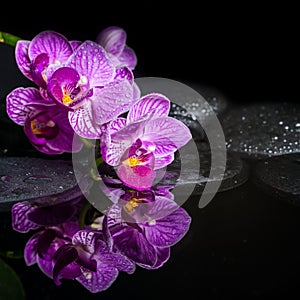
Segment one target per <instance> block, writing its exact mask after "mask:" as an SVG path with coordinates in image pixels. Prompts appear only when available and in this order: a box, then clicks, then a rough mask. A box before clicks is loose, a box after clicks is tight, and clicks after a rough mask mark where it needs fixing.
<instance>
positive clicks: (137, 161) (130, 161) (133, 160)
mask: <svg viewBox="0 0 300 300" xmlns="http://www.w3.org/2000/svg"><path fill="white" fill-rule="evenodd" d="M141 162H142V160H140V159H138V158H137V157H129V158H128V165H129V166H130V167H135V166H136V165H138V164H140V163H141Z"/></svg>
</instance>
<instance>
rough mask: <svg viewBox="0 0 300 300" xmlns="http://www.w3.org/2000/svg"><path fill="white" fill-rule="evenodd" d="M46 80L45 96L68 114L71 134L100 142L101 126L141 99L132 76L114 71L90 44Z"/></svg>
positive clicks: (102, 52)
mask: <svg viewBox="0 0 300 300" xmlns="http://www.w3.org/2000/svg"><path fill="white" fill-rule="evenodd" d="M46 77H47V78H46V81H47V92H48V95H49V96H50V97H51V98H52V99H53V101H55V102H56V103H57V104H58V105H60V106H63V107H64V108H67V109H68V110H69V121H70V124H71V126H72V128H73V130H74V131H75V132H76V133H77V134H78V135H80V136H82V137H84V138H89V139H95V138H99V136H100V135H101V126H102V125H103V124H105V123H107V122H109V121H111V120H113V119H115V118H116V117H117V116H118V115H120V114H122V113H124V112H126V111H128V109H129V108H130V107H131V106H132V105H133V103H134V102H135V101H136V100H137V99H138V97H139V95H140V91H139V89H138V87H137V85H136V84H135V82H134V81H133V74H132V72H131V71H130V70H129V69H128V68H126V67H123V68H118V69H116V68H115V67H114V65H113V64H112V62H111V61H110V59H109V58H108V56H107V53H106V52H105V50H104V49H103V48H102V47H101V46H100V45H99V44H97V43H95V42H92V41H85V42H83V43H82V44H81V45H79V46H78V47H77V48H76V49H75V51H74V52H73V54H72V55H71V56H70V57H69V58H68V60H67V61H66V63H65V64H64V66H63V67H61V68H58V69H55V70H54V71H53V72H51V71H49V72H48V74H47V76H46Z"/></svg>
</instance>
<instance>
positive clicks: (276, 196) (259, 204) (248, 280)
mask: <svg viewBox="0 0 300 300" xmlns="http://www.w3.org/2000/svg"><path fill="white" fill-rule="evenodd" d="M213 12H214V11H213ZM213 12H212V11H210V13H209V14H208V16H209V20H207V21H209V22H207V24H212V23H211V22H214V20H216V18H218V17H221V15H224V16H225V14H223V12H222V14H220V15H218V16H217V17H212V16H214V14H213ZM266 15H267V14H263V13H262V18H261V19H262V20H263V21H262V22H261V23H264V21H265V17H266ZM268 15H269V14H268ZM197 17H199V16H197ZM197 19H199V18H197ZM242 19H243V18H242V15H241V17H240V18H239V20H238V21H239V22H237V23H235V24H234V25H232V26H229V25H227V27H226V26H225V24H227V20H228V17H227V18H226V22H223V24H222V26H221V27H219V26H218V30H221V32H219V31H218V30H215V33H216V32H219V35H214V34H211V33H212V32H209V33H204V36H200V37H199V39H202V40H204V45H206V46H207V47H204V49H203V52H201V55H202V57H205V59H200V60H198V59H196V58H195V56H192V55H191V56H192V57H190V56H189V55H190V52H189V51H188V50H186V52H185V57H188V58H189V62H194V63H195V64H196V65H197V67H198V72H197V71H195V70H194V69H193V70H192V68H191V67H190V66H191V64H188V63H187V62H186V61H185V60H184V59H181V60H179V63H178V64H177V65H175V64H174V59H173V58H172V57H170V49H169V48H168V47H167V46H166V45H173V46H174V41H175V40H176V41H177V39H178V32H180V31H176V30H173V29H174V27H172V26H171V25H169V26H166V27H164V29H163V30H161V31H160V33H157V34H159V35H158V40H159V42H158V43H161V45H164V46H165V47H163V46H162V47H157V44H155V43H154V44H151V45H149V43H148V42H147V43H146V40H145V41H144V44H143V42H142V40H141V38H139V34H137V36H135V38H136V39H135V40H134V38H133V36H132V34H133V33H134V32H135V28H136V27H135V26H132V27H130V26H129V27H130V29H131V30H129V33H128V36H129V38H132V44H131V45H132V46H133V47H134V48H135V49H137V54H138V55H139V57H140V66H141V67H140V68H139V69H138V70H137V71H138V72H139V73H140V75H143V76H152V75H154V76H163V77H171V78H180V77H181V76H182V77H183V78H182V79H183V81H185V82H187V83H188V82H189V80H190V79H191V78H192V82H193V84H195V80H196V82H197V81H198V80H199V82H202V81H203V80H204V81H205V80H208V81H210V83H216V85H217V86H219V87H221V89H224V90H226V92H227V95H228V96H229V97H227V98H228V99H227V100H229V102H230V101H231V100H232V101H233V102H234V107H235V108H236V109H237V116H238V117H240V118H241V117H242V116H243V115H241V114H240V113H239V112H240V106H239V104H245V103H246V104H252V102H255V103H260V102H262V100H266V101H267V102H268V103H270V102H273V101H274V103H275V104H276V105H277V103H279V105H280V103H281V101H282V99H284V100H288V101H290V103H291V106H290V107H293V106H294V103H296V102H297V99H296V98H295V97H294V96H295V94H296V93H294V91H295V87H296V86H297V85H296V84H295V83H296V80H295V77H294V76H292V75H291V72H290V68H289V66H291V65H292V66H295V61H294V57H295V56H293V55H292V54H293V50H294V51H295V49H296V48H295V47H293V46H294V41H295V39H294V38H292V39H291V38H289V37H291V36H293V35H292V31H291V30H290V28H294V27H293V26H292V27H289V26H287V27H285V28H286V29H287V30H276V28H277V29H282V26H283V24H282V22H279V23H277V25H276V24H275V27H274V30H271V32H270V31H269V30H261V28H260V27H259V26H257V30H254V33H252V31H251V28H250V27H251V26H252V24H253V22H252V21H251V22H249V23H248V22H245V23H247V26H244V27H243V28H244V29H245V30H244V32H243V34H242V35H241V34H238V33H237V32H236V31H235V30H232V29H234V28H236V24H240V22H241V21H242ZM105 20H106V21H107V19H105ZM251 20H253V16H252V17H251ZM291 20H292V19H291ZM224 21H225V20H224ZM111 22H112V21H111V20H109V22H107V23H111ZM122 22H123V24H126V21H124V19H122V18H121V23H122ZM291 22H292V21H291ZM94 23H95V22H94ZM104 23H105V22H104ZM180 23H181V22H180ZM10 24H12V23H10ZM10 24H9V23H7V24H6V27H4V29H5V30H10V29H11V28H14V29H16V32H15V33H16V34H22V33H24V35H26V37H28V38H29V37H32V36H34V35H35V34H36V33H38V32H39V31H40V30H39V29H38V30H36V29H35V28H36V27H35V26H33V25H32V27H30V25H28V24H27V28H25V29H23V31H22V30H21V29H19V27H18V28H16V25H14V26H15V27H13V26H12V25H10ZM35 24H36V23H35ZM50 24H51V27H52V28H53V29H57V30H59V31H62V32H63V30H62V28H66V27H64V26H66V25H64V26H61V27H60V26H59V25H58V24H54V23H50ZM172 24H174V23H172ZM268 24H271V23H268ZM272 24H273V23H272ZM73 25H74V24H73ZM105 25H111V24H105ZM121 25H122V24H121ZM197 25H198V24H197ZM24 26H25V25H24ZM45 26H46V25H45ZM76 26H79V24H76ZM76 26H75V27H74V28H75V29H71V28H70V27H68V28H69V33H70V37H71V38H77V37H78V38H85V37H87V36H88V38H91V39H93V38H94V36H95V35H96V34H97V32H98V29H96V26H95V27H93V29H91V30H90V31H89V30H87V29H86V31H87V32H89V34H88V35H86V32H83V31H80V30H79V27H76ZM80 26H82V24H81V25H80ZM157 26H158V25H157ZM159 26H160V25H159ZM223 26H225V27H223ZM33 28H34V29H33ZM72 28H73V27H72ZM76 28H77V29H78V30H77V31H76ZM80 28H81V27H80ZM155 28H156V27H155ZM99 29H100V28H99ZM228 29H231V30H228ZM26 30H27V31H26ZM34 30H36V31H34ZM141 31H142V30H141ZM204 31H205V30H203V31H202V33H203V32H204ZM157 32H159V30H157ZM170 32H171V33H170ZM195 32H197V34H195ZM267 32H268V33H270V35H268V36H269V42H268V39H266V33H267ZM191 33H194V34H191ZM221 33H222V34H221ZM225 33H227V34H225ZM258 33H260V35H258V36H257V34H258ZM287 33H290V35H289V34H287ZM143 34H144V35H145V36H147V41H148V40H149V37H151V36H152V35H153V28H152V27H151V26H150V25H149V27H147V28H146V30H145V32H144V33H143ZM168 34H169V35H168ZM183 34H184V33H183ZM194 36H199V34H198V31H196V30H195V31H191V32H190V33H189V34H188V37H189V38H191V37H194ZM174 37H176V39H175V38H174ZM249 37H250V38H249ZM218 38H220V39H218ZM187 40H189V39H187ZM177 44H178V43H177V42H176V45H177ZM223 45H227V47H225V46H224V47H223ZM0 46H1V48H0V50H1V55H0V64H1V73H0V74H1V75H0V78H1V81H0V85H1V89H0V93H1V94H0V95H1V98H3V97H4V96H5V95H6V94H7V93H8V92H9V91H10V90H11V89H12V88H14V87H17V86H27V85H29V82H27V81H26V80H25V79H24V78H23V77H22V76H21V75H20V74H19V72H18V70H16V68H15V64H14V60H13V57H12V53H13V51H12V49H11V48H9V47H6V46H3V45H0ZM2 46H3V47H2ZM145 46H149V48H148V50H147V52H145V49H146V48H145ZM208 46H210V47H208ZM187 48H188V49H190V47H187ZM222 49H223V50H224V51H221V50H222ZM283 49H285V50H284V51H283ZM288 49H289V50H288ZM290 49H293V50H290ZM295 52H296V51H295ZM149 53H151V55H152V56H153V57H155V54H156V57H160V59H158V60H157V61H155V59H153V60H150V59H149V56H150V54H149ZM193 53H194V52H193ZM2 54H3V55H2ZM187 54H189V55H187ZM194 54H195V53H194ZM201 55H200V56H201ZM3 57H7V60H6V59H5V60H4V59H3ZM183 57H184V55H183ZM207 57H210V58H211V59H207ZM186 59H187V58H186ZM154 62H156V63H154ZM241 62H242V63H241ZM158 67H159V69H160V70H162V71H161V72H157V70H158ZM201 67H202V68H201ZM229 70H231V73H230V74H229V72H230V71H229ZM189 71H190V73H189ZM183 74H185V75H186V76H184V75H183ZM173 75H174V76H173ZM266 78H267V79H266ZM231 96H232V97H231ZM208 97H209V96H208ZM230 104H232V103H231V102H230ZM0 105H1V104H0ZM221 107H222V113H223V108H224V106H221ZM252 107H253V106H252ZM231 108H232V107H231V106H227V105H226V109H227V111H228V109H229V116H232V115H231V114H230V110H231ZM289 111H293V109H291V110H289ZM248 113H250V111H249V110H248V111H247V114H248ZM0 115H1V119H0V136H1V140H0V153H1V154H2V155H5V156H17V155H20V154H22V155H24V154H25V153H26V154H28V155H30V156H33V157H40V154H39V153H37V152H36V151H35V150H34V149H32V147H31V145H30V144H29V142H28V140H27V139H26V137H25V136H24V134H23V131H22V129H21V128H20V127H19V126H17V125H15V124H12V122H10V121H9V120H7V119H6V118H2V117H3V116H5V113H4V110H3V104H2V110H0ZM251 116H253V114H251ZM238 117H236V118H233V117H228V123H227V124H228V127H230V126H231V128H235V129H237V127H235V126H243V124H245V123H238V125H236V124H237V122H238ZM246 117H247V115H246ZM296 117H297V118H299V115H297V116H296ZM259 118H260V117H259V116H258V118H257V119H256V120H260V121H262V122H263V121H269V120H272V121H274V122H275V121H276V122H277V121H278V122H277V123H276V124H278V125H280V124H279V121H281V120H279V119H276V120H275V119H272V118H271V119H267V120H264V119H259ZM284 118H285V121H286V122H289V121H291V120H292V122H293V123H291V124H292V125H293V126H294V127H295V128H294V129H295V130H297V128H298V126H297V124H298V120H299V119H297V120H296V123H295V122H294V121H295V116H294V115H291V116H289V115H286V114H285V115H284ZM245 120H246V119H245ZM225 121H226V120H225ZM248 125H249V124H248V123H247V126H248ZM264 125H265V123H261V124H260V123H259V124H258V123H257V122H256V123H255V124H254V126H255V128H256V129H257V131H255V132H254V131H253V132H248V131H247V132H246V137H247V139H246V140H245V141H246V143H245V144H246V146H247V147H244V146H243V145H244V143H243V142H244V139H243V137H244V135H243V134H242V133H240V132H237V131H236V132H234V131H230V138H233V139H234V138H236V140H235V141H233V142H234V144H233V145H234V147H231V148H229V150H230V152H231V151H232V152H233V155H236V152H238V153H239V154H240V152H242V151H244V149H249V145H252V144H251V143H250V142H251V138H253V139H255V141H259V139H260V138H261V139H262V144H260V145H259V147H260V148H259V150H260V153H261V152H263V153H265V151H268V150H270V149H268V150H267V149H265V148H264V147H263V146H264V145H265V146H266V147H270V146H272V147H273V146H274V145H275V146H277V147H278V148H281V149H282V147H283V146H284V144H283V143H290V142H291V143H293V144H292V145H289V146H292V147H293V150H294V151H293V152H298V149H299V148H298V147H297V148H295V146H297V144H295V142H297V140H295V139H294V138H297V137H298V136H299V133H298V135H297V136H295V135H293V134H291V133H290V131H289V132H288V134H289V135H288V137H291V138H292V140H290V141H288V142H284V141H283V140H284V137H283V136H282V135H281V136H278V135H274V134H273V133H276V134H277V132H276V128H275V129H274V126H272V127H269V128H268V127H267V125H265V126H264ZM241 128H242V129H244V127H241ZM238 129H239V128H238ZM260 129H267V131H268V130H269V131H270V138H272V137H273V140H272V139H271V140H266V139H264V136H265V135H261V136H260V134H262V133H263V134H265V132H266V131H261V130H260ZM277 129H278V128H277ZM289 129H290V127H289ZM287 130H288V129H287ZM295 132H297V131H294V133H295ZM279 133H280V134H283V133H284V131H280V132H279ZM275 136H277V137H278V138H279V139H276V138H275V139H274V137H275ZM199 137H200V138H203V135H199ZM279 142H280V144H276V143H279ZM253 145H254V144H253ZM254 146H255V145H254ZM285 149H287V148H285ZM7 150H8V152H7ZM243 153H244V152H243ZM284 153H286V152H285V151H284ZM269 154H271V155H273V154H274V152H272V153H269ZM234 157H236V156H233V158H232V160H231V161H230V162H229V164H228V166H229V167H230V166H231V167H232V169H228V176H227V177H226V178H227V179H228V181H226V180H225V181H224V183H223V187H224V190H222V191H220V192H219V193H217V194H216V195H215V197H214V198H213V200H212V201H211V202H210V203H209V204H208V205H207V206H206V207H204V208H203V209H199V208H198V202H199V199H200V195H201V185H200V186H198V188H197V189H196V190H195V194H194V195H192V196H191V197H190V198H189V199H188V200H187V201H186V202H185V203H184V205H183V207H184V208H185V209H186V210H187V211H188V213H189V214H190V215H191V217H192V223H191V227H190V230H189V232H188V233H187V235H186V236H185V237H184V238H183V239H182V240H181V241H180V242H179V243H178V244H176V245H175V246H174V247H173V248H172V252H171V258H170V259H169V261H168V262H167V263H166V264H165V265H164V266H163V267H162V268H160V269H158V270H153V271H149V270H145V269H141V268H137V270H136V272H135V273H134V274H132V275H128V274H123V273H122V274H120V275H119V277H118V279H117V280H116V282H114V284H113V285H112V286H111V287H110V288H109V289H108V290H107V291H105V292H102V293H101V294H95V295H94V294H91V293H89V292H88V291H87V290H86V289H85V288H84V287H82V286H81V285H79V284H78V283H77V282H73V281H64V282H63V284H62V285H61V286H59V287H57V286H56V285H55V284H54V283H53V282H52V280H51V279H49V278H47V277H46V276H45V275H43V274H42V273H41V271H40V270H39V269H38V267H37V266H36V265H34V266H31V267H27V266H26V265H25V263H24V260H23V259H22V258H20V259H9V258H6V259H5V261H6V262H7V263H8V264H9V265H10V266H12V267H13V269H14V270H15V271H16V272H17V273H18V275H19V276H20V278H21V280H22V283H23V284H24V288H25V291H26V294H27V298H28V299H30V300H31V299H32V300H35V299H39V300H43V299H66V298H67V297H68V298H69V297H70V298H72V297H73V299H99V298H101V299H117V298H123V299H141V298H146V299H155V298H156V299H161V298H163V297H170V298H173V299H179V298H181V297H182V298H185V299H207V298H226V297H233V296H239V297H241V298H244V297H251V298H256V297H259V296H262V297H270V296H271V297H274V296H280V297H284V298H289V297H291V296H293V297H295V298H296V297H297V296H299V295H300V289H299V277H300V272H299V270H300V254H299V253H300V237H299V228H300V211H299V207H298V206H297V205H294V204H295V201H294V200H295V197H296V199H299V189H298V188H297V187H298V186H299V184H298V183H299V176H298V174H299V162H295V161H294V160H293V161H292V162H291V161H290V160H289V159H285V158H284V157H282V160H281V157H278V158H276V161H274V162H270V164H268V168H265V167H264V166H265V165H264V162H259V164H258V165H256V164H257V162H258V160H257V159H258V158H257V157H256V158H253V157H248V155H246V158H244V160H242V161H241V160H240V159H241V158H240V156H238V157H236V159H234ZM243 157H244V156H243ZM264 158H265V157H264ZM230 159H231V156H230ZM207 164H208V165H209V161H207ZM244 167H245V168H244ZM205 168H206V164H203V169H202V170H203V172H204V173H203V174H204V177H205V172H206V169H205ZM245 170H246V171H247V172H245ZM279 170H280V174H281V176H284V177H285V179H283V178H282V180H281V181H280V180H279V181H278V178H277V177H278V175H279V173H278V171H279ZM229 171H230V172H229ZM0 175H1V174H0ZM4 175H6V174H4ZM187 175H191V174H187ZM226 178H225V179H226ZM275 179H276V180H275ZM7 180H9V178H4V177H3V178H2V181H0V193H1V192H5V191H7V190H8V188H9V185H8V182H7ZM31 180H32V178H31ZM44 181H45V179H44ZM203 184H205V179H204V180H203ZM278 191H279V192H278ZM282 191H283V193H282ZM291 200H293V201H291ZM0 224H1V226H0V248H1V250H2V251H9V250H12V249H14V250H19V251H21V252H22V251H23V249H24V246H25V243H26V242H27V240H28V238H29V237H30V236H31V233H28V234H21V233H17V232H14V231H13V230H12V227H11V216H10V213H9V212H0Z"/></svg>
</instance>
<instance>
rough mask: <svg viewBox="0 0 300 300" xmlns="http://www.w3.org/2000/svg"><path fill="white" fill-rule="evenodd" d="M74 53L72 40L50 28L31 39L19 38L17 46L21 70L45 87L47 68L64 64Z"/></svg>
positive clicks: (17, 59)
mask: <svg viewBox="0 0 300 300" xmlns="http://www.w3.org/2000/svg"><path fill="white" fill-rule="evenodd" d="M72 53H73V47H72V42H69V41H68V40H67V38H66V37H65V36H63V35H62V34H60V33H58V32H54V31H50V30H47V31H42V32H40V33H39V34H38V35H36V36H35V37H34V38H33V39H32V40H31V41H28V40H19V41H18V42H17V44H16V48H15V57H16V62H17V66H18V67H19V69H20V71H21V72H22V73H23V75H24V76H26V77H27V78H28V79H30V80H32V81H33V82H34V83H35V84H37V85H38V86H39V87H42V88H44V89H45V88H46V81H45V74H46V73H47V70H48V69H49V68H53V67H55V68H57V67H59V66H62V65H63V64H64V63H65V62H66V61H67V59H68V58H69V56H70V55H71V54H72Z"/></svg>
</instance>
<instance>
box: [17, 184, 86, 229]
mask: <svg viewBox="0 0 300 300" xmlns="http://www.w3.org/2000/svg"><path fill="white" fill-rule="evenodd" d="M84 200H85V198H84V196H83V194H82V191H81V189H80V188H79V186H78V185H76V186H75V187H74V188H72V189H70V190H67V191H64V192H62V193H59V194H55V195H53V196H45V197H40V198H37V199H34V200H27V201H21V202H17V203H15V204H14V205H13V206H12V209H11V216H12V228H13V229H14V230H15V231H18V232H21V233H26V232H28V231H30V230H36V229H39V228H42V227H47V226H48V227H49V226H57V225H60V224H63V223H65V222H69V221H77V220H78V216H79V213H80V210H81V208H82V206H83V203H84Z"/></svg>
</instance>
